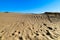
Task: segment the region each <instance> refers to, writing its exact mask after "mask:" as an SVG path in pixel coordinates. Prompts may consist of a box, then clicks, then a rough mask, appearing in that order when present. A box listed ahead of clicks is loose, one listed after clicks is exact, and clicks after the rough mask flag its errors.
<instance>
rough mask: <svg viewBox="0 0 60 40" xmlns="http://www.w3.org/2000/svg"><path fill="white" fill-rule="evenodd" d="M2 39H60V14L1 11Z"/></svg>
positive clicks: (0, 29)
mask: <svg viewBox="0 0 60 40" xmlns="http://www.w3.org/2000/svg"><path fill="white" fill-rule="evenodd" d="M0 40H60V14H59V13H58V14H54V13H53V14H50V13H49V14H48V13H46V14H14V13H0Z"/></svg>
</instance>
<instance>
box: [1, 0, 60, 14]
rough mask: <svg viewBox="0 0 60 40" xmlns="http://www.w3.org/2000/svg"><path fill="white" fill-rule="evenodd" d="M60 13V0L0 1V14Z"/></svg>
mask: <svg viewBox="0 0 60 40" xmlns="http://www.w3.org/2000/svg"><path fill="white" fill-rule="evenodd" d="M5 11H8V12H24V13H41V12H46V11H47V12H60V0H0V12H5Z"/></svg>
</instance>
